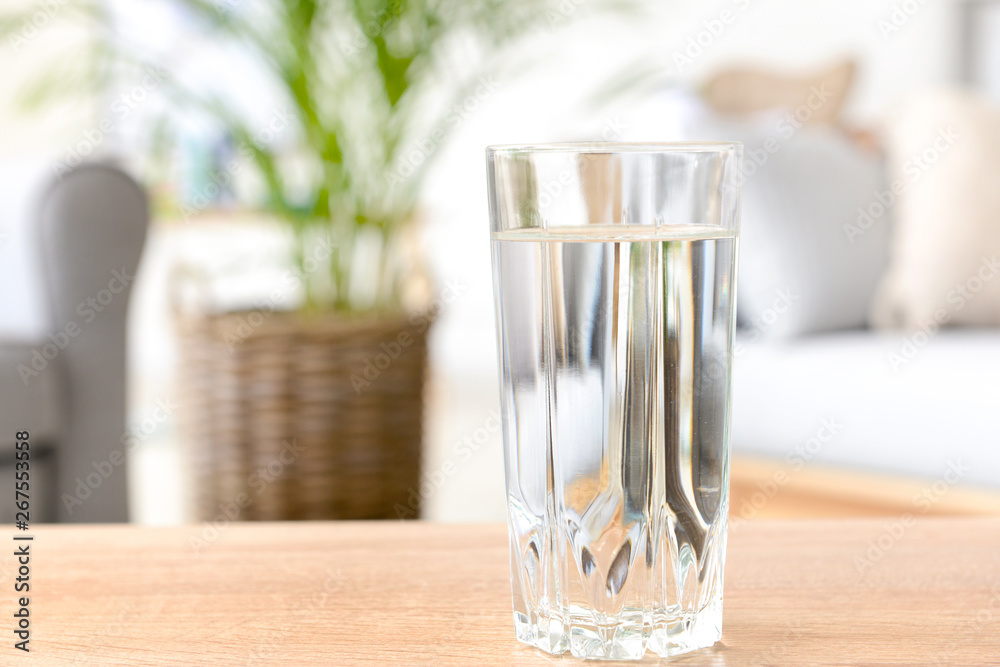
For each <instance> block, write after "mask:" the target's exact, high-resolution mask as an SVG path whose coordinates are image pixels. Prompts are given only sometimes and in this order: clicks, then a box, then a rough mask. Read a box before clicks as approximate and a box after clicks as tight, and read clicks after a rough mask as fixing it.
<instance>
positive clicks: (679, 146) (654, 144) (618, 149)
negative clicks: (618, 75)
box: [486, 141, 743, 156]
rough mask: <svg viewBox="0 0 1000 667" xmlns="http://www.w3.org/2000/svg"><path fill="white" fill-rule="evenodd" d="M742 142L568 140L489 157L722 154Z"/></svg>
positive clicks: (501, 150) (511, 148) (493, 151)
mask: <svg viewBox="0 0 1000 667" xmlns="http://www.w3.org/2000/svg"><path fill="white" fill-rule="evenodd" d="M741 148H743V143H742V142H739V141H641V142H628V141H565V142H554V143H539V144H493V145H490V146H487V147H486V154H487V155H490V156H492V155H529V154H534V153H567V154H579V153H608V154H611V153H721V152H724V151H726V150H733V149H741Z"/></svg>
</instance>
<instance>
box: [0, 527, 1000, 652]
mask: <svg viewBox="0 0 1000 667" xmlns="http://www.w3.org/2000/svg"><path fill="white" fill-rule="evenodd" d="M29 534H31V535H33V536H34V540H33V541H31V542H30V544H31V574H30V577H31V582H30V583H31V593H30V602H29V609H30V613H31V623H32V625H31V632H32V636H31V643H30V647H31V653H30V655H26V654H23V653H22V652H21V651H18V650H16V649H14V647H13V643H14V639H12V633H11V629H10V628H7V629H4V630H3V633H2V636H3V637H5V639H4V643H5V644H6V645H4V646H3V647H2V648H0V664H57V665H65V664H77V663H76V662H75V661H79V662H78V664H101V665H191V664H212V665H230V664H233V665H237V664H238V665H248V664H249V665H272V664H294V665H341V664H366V663H367V664H392V663H398V664H435V665H450V664H456V665H467V664H547V663H552V662H557V661H558V662H562V663H563V664H571V663H573V662H574V660H573V659H572V658H561V659H557V658H552V657H550V656H548V655H546V654H544V653H541V652H539V651H537V650H535V649H532V648H530V647H527V646H523V645H521V644H519V643H518V642H517V641H515V639H514V630H513V625H512V621H511V611H510V591H509V578H508V572H507V568H508V559H507V542H506V536H505V528H504V527H503V526H499V525H481V526H461V525H446V524H428V523H403V522H389V523H294V524H232V525H228V526H221V530H218V531H216V530H215V529H213V528H211V527H208V526H201V525H196V526H182V527H172V528H138V527H128V526H79V527H69V526H51V527H48V526H47V527H40V528H38V529H34V530H32V531H31V532H30V533H29ZM12 537H14V535H9V536H8V537H7V538H6V539H8V540H11V538H12ZM9 543H10V544H12V545H17V544H25V543H27V542H14V541H12V540H11V541H10V542H9ZM5 551H6V552H7V553H8V554H12V553H13V551H14V549H13V548H11V549H9V550H5ZM0 565H2V569H3V572H2V576H3V584H2V587H0V590H2V591H5V593H3V594H2V595H0V614H2V617H3V618H6V619H8V620H7V621H6V623H5V624H4V625H6V626H10V627H11V628H12V626H13V623H12V621H11V618H12V614H13V611H14V609H15V607H14V605H15V593H14V592H13V582H12V578H13V576H16V575H14V574H12V573H13V572H14V570H15V564H14V559H13V557H12V556H10V555H8V556H6V557H4V558H3V559H0ZM935 660H937V661H938V664H947V665H976V664H993V665H997V664H1000V519H935V518H929V517H920V516H917V517H913V518H912V520H906V521H904V519H903V517H900V518H898V519H890V520H851V521H809V522H806V521H774V522H745V523H741V524H738V525H734V526H733V527H732V528H731V530H730V539H729V558H728V562H727V566H726V585H725V621H724V627H723V639H722V641H721V642H720V643H719V644H717V645H716V646H715V647H714V648H712V649H708V650H705V651H700V652H697V653H694V654H691V655H690V656H688V657H685V658H681V659H679V660H677V661H676V664H678V665H685V666H686V665H762V664H773V665H787V664H808V665H844V664H866V665H876V664H877V665H890V664H897V665H898V664H923V665H926V664H934V662H935ZM645 662H656V659H655V656H653V655H652V654H647V658H646V661H645ZM633 664H634V663H633ZM640 664H641V663H640ZM671 664H674V663H671Z"/></svg>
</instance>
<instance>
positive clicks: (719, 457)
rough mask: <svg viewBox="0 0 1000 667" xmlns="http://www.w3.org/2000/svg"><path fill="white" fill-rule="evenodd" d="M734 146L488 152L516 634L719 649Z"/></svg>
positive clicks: (619, 645)
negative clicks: (715, 644) (715, 645)
mask: <svg viewBox="0 0 1000 667" xmlns="http://www.w3.org/2000/svg"><path fill="white" fill-rule="evenodd" d="M741 160H742V147H741V146H740V145H739V144H730V143H703V144H702V143H699V144H551V145H537V146H494V147H491V148H488V149H487V168H488V177H489V206H490V227H491V233H492V256H493V278H494V296H495V306H496V318H497V340H498V350H499V366H500V395H501V404H502V409H501V414H502V417H503V441H504V459H505V473H506V481H507V520H508V527H509V535H510V566H511V584H512V588H513V597H514V627H515V630H516V634H517V638H518V639H519V640H520V641H522V642H525V643H527V644H530V645H532V646H536V647H538V648H540V649H543V650H545V651H548V652H550V653H554V654H558V653H564V652H565V651H567V650H569V651H571V652H572V654H573V655H575V656H578V657H582V658H604V659H616V660H621V659H639V658H641V657H642V656H643V654H644V653H645V651H646V649H647V648H648V649H650V650H652V651H654V652H656V653H657V654H658V655H660V656H662V657H671V656H675V655H679V654H681V653H685V652H687V651H691V650H694V649H697V648H702V647H707V646H711V645H712V644H714V643H715V642H716V641H718V640H719V638H720V636H721V632H722V579H723V564H724V561H725V552H726V525H727V512H728V505H729V413H730V407H729V404H730V362H731V360H732V354H733V328H734V319H735V318H734V301H735V280H736V260H737V249H738V233H739V217H740V180H741V179H740V175H741Z"/></svg>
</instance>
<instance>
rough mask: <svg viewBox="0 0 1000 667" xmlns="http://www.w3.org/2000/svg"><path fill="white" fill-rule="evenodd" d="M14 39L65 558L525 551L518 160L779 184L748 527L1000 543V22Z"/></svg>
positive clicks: (735, 510) (89, 5) (236, 12)
mask: <svg viewBox="0 0 1000 667" xmlns="http://www.w3.org/2000/svg"><path fill="white" fill-rule="evenodd" d="M3 13H4V15H3V19H2V23H0V30H2V33H0V36H2V41H0V63H2V70H0V71H2V72H3V87H2V98H0V122H2V127H3V142H2V144H0V174H2V178H0V276H2V280H0V373H2V380H0V387H2V393H3V405H2V406H0V424H2V431H3V434H4V435H3V443H2V445H3V446H4V448H5V449H10V450H13V439H12V437H11V436H12V435H13V434H14V433H15V432H16V431H28V432H30V433H31V438H32V443H33V447H34V449H33V452H34V456H35V458H34V459H33V468H32V470H33V479H36V480H37V484H38V485H39V486H38V488H40V489H48V490H51V493H48V492H47V491H46V500H45V503H46V504H45V506H43V507H38V506H37V505H36V506H35V507H36V511H38V512H42V513H44V516H45V518H46V519H47V520H58V521H122V520H131V521H134V522H139V523H145V524H171V523H180V522H186V521H193V520H210V521H215V522H216V523H217V524H219V525H224V524H225V522H227V521H233V520H252V519H301V518H417V517H420V518H423V519H429V520H437V521H463V522H479V521H502V520H504V517H505V506H504V502H505V500H504V499H505V496H504V487H503V463H502V461H503V459H502V456H501V447H502V445H501V440H500V430H501V429H500V422H499V414H498V409H499V400H498V391H497V371H496V343H495V337H494V336H495V334H494V316H493V304H492V286H491V274H490V256H489V236H488V220H487V215H486V212H487V206H486V173H485V160H484V148H485V147H486V146H487V145H489V144H500V143H531V142H550V141H576V140H598V141H600V140H603V141H681V140H687V139H719V140H735V141H742V142H743V143H744V144H745V150H746V153H745V169H744V179H745V186H744V195H745V202H744V219H743V235H744V236H743V241H742V253H741V275H740V282H739V291H738V301H739V324H740V329H739V334H738V343H737V347H736V353H735V354H736V358H735V366H734V380H733V382H734V390H733V391H734V395H733V406H734V407H733V411H734V412H733V423H732V446H733V454H734V460H733V473H732V491H733V497H732V500H731V515H732V516H733V518H734V520H753V519H756V518H762V517H786V516H899V515H905V514H910V515H914V516H920V515H925V514H927V515H930V514H946V515H947V514H954V515H958V514H982V513H996V512H1000V436H998V435H997V434H998V433H1000V383H998V382H997V381H996V378H997V377H998V376H1000V279H998V280H995V281H994V280H993V279H994V278H995V277H996V275H997V273H998V272H1000V262H998V257H1000V213H998V211H1000V187H998V186H1000V106H997V105H998V104H1000V50H998V48H1000V47H997V46H996V45H997V44H1000V40H998V39H997V37H998V36H1000V2H991V1H988V0H977V1H975V2H972V1H969V2H961V1H957V0H956V1H945V0H924V1H921V2H918V1H916V0H913V1H910V0H894V1H891V2H890V1H886V2H882V1H877V2H871V1H865V2H862V1H860V0H846V1H845V0H839V1H838V2H832V1H824V2H810V3H801V2H792V1H791V0H768V1H756V0H724V1H719V2H697V3H696V2H693V1H688V0H669V1H667V2H638V1H637V2H631V3H612V2H600V1H598V0H557V1H548V0H537V1H529V0H509V1H508V2H498V1H496V0H482V1H477V0H468V1H465V2H462V1H459V0H454V1H448V0H440V1H436V2H435V1H431V0H425V1H416V0H413V1H403V0H398V1H396V0H387V1H381V2H379V1H375V0H371V1H367V0H355V1H353V2H351V1H349V0H329V1H323V0H316V1H315V2H306V1H305V0H298V1H296V0H285V1H281V0H155V1H154V0H150V1H146V2H141V3H140V2H128V1H126V0H105V1H98V0H90V1H85V0H51V1H46V2H27V1H24V2H21V1H18V2H14V1H13V0H11V1H9V2H5V3H4V9H3ZM8 439H9V440H10V442H7V440H8ZM12 477H13V476H12V475H11V474H7V473H3V474H2V480H3V484H10V483H11V482H10V481H9V480H10V479H12ZM4 511H6V510H4ZM35 520H36V521H37V520H38V519H37V518H36V519H35Z"/></svg>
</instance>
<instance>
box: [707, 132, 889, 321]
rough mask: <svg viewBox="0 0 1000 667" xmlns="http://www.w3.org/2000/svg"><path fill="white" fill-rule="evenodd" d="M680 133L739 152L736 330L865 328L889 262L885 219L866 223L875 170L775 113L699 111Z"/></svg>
mask: <svg viewBox="0 0 1000 667" xmlns="http://www.w3.org/2000/svg"><path fill="white" fill-rule="evenodd" d="M687 132H688V134H689V136H690V138H692V139H693V138H699V139H718V140H731V141H741V142H743V144H744V163H745V164H744V186H743V222H742V228H741V241H740V275H739V287H738V291H737V301H738V312H739V318H740V323H741V325H742V326H743V327H744V328H747V329H749V330H750V334H751V335H752V336H754V337H757V338H761V339H764V338H787V337H791V336H798V335H802V334H808V333H816V332H823V331H833V330H837V329H850V328H859V327H863V326H865V325H866V324H867V320H868V312H869V309H870V308H871V302H872V298H873V296H874V293H875V289H876V286H877V285H878V281H879V278H880V277H881V276H882V274H883V272H884V271H885V267H886V265H887V261H888V247H889V222H888V215H887V214H886V212H884V211H883V213H882V214H881V215H877V216H876V217H875V218H874V219H871V220H870V221H869V219H868V218H867V217H866V216H868V210H869V208H870V207H871V205H872V203H873V202H876V201H877V199H876V198H877V197H878V196H879V193H881V192H882V191H884V189H885V186H884V175H883V170H882V164H881V161H880V160H879V159H878V158H877V157H875V156H873V155H871V154H869V153H866V152H864V151H862V150H861V149H859V148H858V147H856V146H855V145H854V144H853V143H852V141H851V140H850V139H849V138H848V137H847V136H846V135H845V134H844V133H843V132H842V131H840V130H838V129H836V128H831V127H809V126H803V127H798V128H797V127H796V126H795V124H794V123H793V122H791V121H790V120H789V117H788V116H787V115H786V114H782V113H776V114H773V115H771V114H769V115H764V116H758V117H755V118H751V119H746V120H741V121H735V120H727V119H724V118H722V117H719V116H716V115H713V114H711V113H710V112H705V113H702V114H700V115H698V116H697V117H695V118H694V120H692V121H691V122H689V123H688V130H687Z"/></svg>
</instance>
